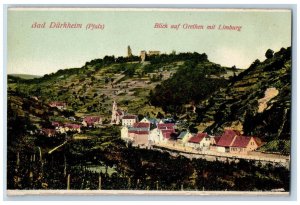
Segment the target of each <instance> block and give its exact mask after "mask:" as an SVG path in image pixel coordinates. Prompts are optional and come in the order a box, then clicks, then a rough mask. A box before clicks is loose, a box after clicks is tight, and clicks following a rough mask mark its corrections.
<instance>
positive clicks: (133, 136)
mask: <svg viewBox="0 0 300 205" xmlns="http://www.w3.org/2000/svg"><path fill="white" fill-rule="evenodd" d="M149 133H150V123H145V122H136V123H134V124H133V126H132V127H127V126H124V127H123V128H122V129H121V139H123V140H124V141H127V142H132V143H133V144H136V145H146V144H148V138H149Z"/></svg>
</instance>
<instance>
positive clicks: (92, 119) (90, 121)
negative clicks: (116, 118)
mask: <svg viewBox="0 0 300 205" xmlns="http://www.w3.org/2000/svg"><path fill="white" fill-rule="evenodd" d="M100 120H101V117H100V116H87V117H85V118H84V119H83V121H84V122H86V123H87V124H89V125H90V124H94V123H96V122H99V121H100Z"/></svg>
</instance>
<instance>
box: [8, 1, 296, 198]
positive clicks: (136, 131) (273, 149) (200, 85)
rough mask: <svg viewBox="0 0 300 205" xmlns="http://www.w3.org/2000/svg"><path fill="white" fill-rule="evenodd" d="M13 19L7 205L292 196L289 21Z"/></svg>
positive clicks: (165, 15)
mask: <svg viewBox="0 0 300 205" xmlns="http://www.w3.org/2000/svg"><path fill="white" fill-rule="evenodd" d="M7 13H8V14H7V16H8V18H7V69H6V70H7V165H6V173H7V178H6V186H7V193H8V194H9V195H20V194H54V195H55V194H61V193H67V194H88V195H89V194H120V195H122V194H160V195H174V194H175V195H176V194H189V195H207V194H212V195H214V194H217V195H222V194H224V195H225V194H231V195H244V194H250V195H251V194H252V195H286V196H288V195H289V192H290V183H291V172H290V156H291V148H290V147H291V142H292V137H291V73H292V72H291V69H292V55H291V53H292V52H291V51H292V48H291V46H292V40H291V38H292V32H291V31H292V23H291V22H292V18H291V16H292V11H291V10H289V9H174V8H173V9H171V8H170V9H158V8H157V9H154V8H144V9H142V8H139V9H134V8H132V9H131V8H45V7H40V8H29V7H26V8H19V7H9V8H8V12H7Z"/></svg>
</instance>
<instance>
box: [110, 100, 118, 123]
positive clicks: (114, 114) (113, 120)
mask: <svg viewBox="0 0 300 205" xmlns="http://www.w3.org/2000/svg"><path fill="white" fill-rule="evenodd" d="M117 110H118V106H117V103H116V101H114V103H113V106H112V111H111V122H110V123H111V124H116V122H117Z"/></svg>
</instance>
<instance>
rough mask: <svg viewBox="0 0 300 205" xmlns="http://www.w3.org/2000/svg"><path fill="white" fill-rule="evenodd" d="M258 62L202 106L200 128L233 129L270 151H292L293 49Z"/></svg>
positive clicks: (213, 129) (200, 108) (199, 119)
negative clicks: (264, 144)
mask: <svg viewBox="0 0 300 205" xmlns="http://www.w3.org/2000/svg"><path fill="white" fill-rule="evenodd" d="M266 58H267V59H266V60H265V61H263V62H259V61H258V60H256V61H255V62H254V63H253V64H252V65H251V66H250V67H249V68H248V69H247V70H245V71H244V72H242V73H241V74H240V75H239V76H237V77H235V78H234V79H233V80H232V82H231V83H230V84H228V85H227V86H226V87H225V88H222V89H221V90H220V91H218V92H215V93H214V94H212V95H211V97H210V98H209V99H208V100H206V101H203V102H202V103H200V104H198V109H197V114H198V120H197V122H198V123H197V124H198V128H199V129H200V130H201V129H203V130H205V131H207V132H210V133H218V132H222V131H223V129H224V128H226V127H230V128H234V129H237V130H241V131H243V132H244V133H245V134H246V135H257V136H260V137H261V138H262V139H263V140H264V141H265V142H268V144H267V145H266V146H265V147H266V149H270V150H272V149H274V151H278V149H279V151H288V150H289V140H290V137H291V127H290V126H291V48H290V47H289V48H287V49H284V48H282V49H281V50H280V51H279V52H277V53H275V54H273V51H272V50H268V51H267V52H266Z"/></svg>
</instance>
